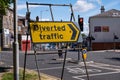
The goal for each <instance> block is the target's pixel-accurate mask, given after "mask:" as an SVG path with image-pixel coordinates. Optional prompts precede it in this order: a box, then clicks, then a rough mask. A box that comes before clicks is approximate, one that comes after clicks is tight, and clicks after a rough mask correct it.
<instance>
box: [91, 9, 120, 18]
mask: <svg viewBox="0 0 120 80" xmlns="http://www.w3.org/2000/svg"><path fill="white" fill-rule="evenodd" d="M97 17H99V18H101V17H120V10H116V9H111V10H108V11H105V12H103V13H100V14H97V15H94V16H91V17H90V18H97Z"/></svg>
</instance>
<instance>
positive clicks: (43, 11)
mask: <svg viewBox="0 0 120 80" xmlns="http://www.w3.org/2000/svg"><path fill="white" fill-rule="evenodd" d="M44 11H48V10H41V11H40V20H41V21H42V13H43V12H44Z"/></svg>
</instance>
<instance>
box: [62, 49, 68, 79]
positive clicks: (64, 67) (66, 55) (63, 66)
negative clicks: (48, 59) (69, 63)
mask: <svg viewBox="0 0 120 80" xmlns="http://www.w3.org/2000/svg"><path fill="white" fill-rule="evenodd" d="M66 56H67V50H66V51H65V56H64V62H63V67H62V73H61V80H62V79H63V74H64V69H65V62H66Z"/></svg>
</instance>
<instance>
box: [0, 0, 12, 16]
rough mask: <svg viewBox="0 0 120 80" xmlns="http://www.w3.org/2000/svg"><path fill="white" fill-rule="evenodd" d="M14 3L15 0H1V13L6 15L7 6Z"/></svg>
mask: <svg viewBox="0 0 120 80" xmlns="http://www.w3.org/2000/svg"><path fill="white" fill-rule="evenodd" d="M11 3H13V0H0V15H5V14H6V12H5V10H6V8H9V7H10V4H11Z"/></svg>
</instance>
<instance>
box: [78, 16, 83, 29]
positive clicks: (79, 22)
mask: <svg viewBox="0 0 120 80" xmlns="http://www.w3.org/2000/svg"><path fill="white" fill-rule="evenodd" d="M78 24H79V27H80V30H81V31H83V18H82V17H80V18H78Z"/></svg>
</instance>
